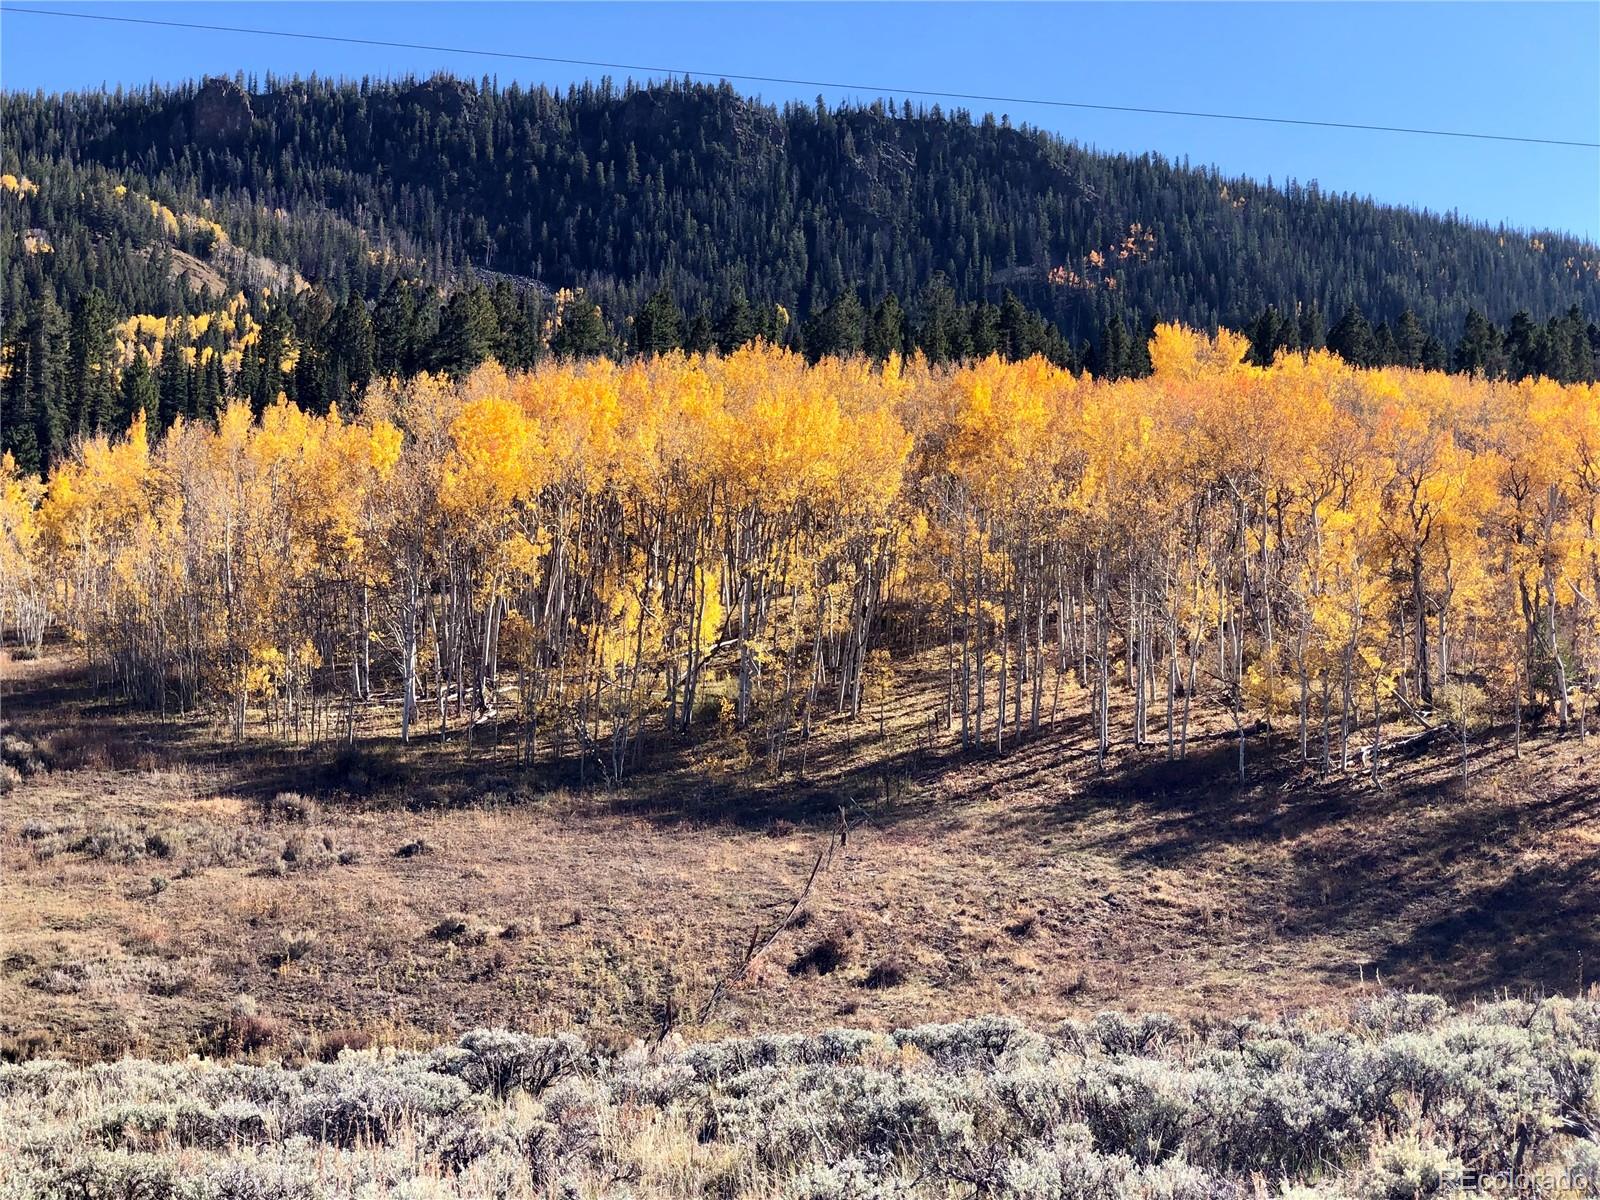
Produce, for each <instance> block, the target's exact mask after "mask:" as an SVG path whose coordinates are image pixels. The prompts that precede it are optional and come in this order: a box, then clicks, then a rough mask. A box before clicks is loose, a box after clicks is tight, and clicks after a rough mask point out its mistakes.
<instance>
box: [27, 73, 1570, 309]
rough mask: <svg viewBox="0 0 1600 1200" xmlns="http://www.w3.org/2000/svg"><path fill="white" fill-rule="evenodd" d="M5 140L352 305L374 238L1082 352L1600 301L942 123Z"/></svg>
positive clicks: (1198, 183) (929, 117)
mask: <svg viewBox="0 0 1600 1200" xmlns="http://www.w3.org/2000/svg"><path fill="white" fill-rule="evenodd" d="M5 134H6V137H5V141H6V146H7V153H8V155H14V156H15V161H14V162H8V166H7V169H8V170H20V173H23V174H27V175H29V176H30V177H32V178H34V179H37V180H40V181H41V182H43V181H45V180H49V179H51V178H52V177H53V176H54V175H56V174H58V173H59V172H60V171H61V170H62V169H63V168H64V167H65V165H66V164H67V163H73V164H76V165H77V166H78V167H79V168H81V169H85V170H89V169H94V168H103V169H104V170H106V171H108V172H110V173H112V175H114V176H115V177H116V179H117V181H118V182H121V183H125V184H127V185H128V186H130V187H135V186H138V187H141V188H142V189H143V190H147V191H150V192H151V193H152V194H153V195H155V196H157V198H159V199H164V200H166V201H167V202H168V203H171V204H173V207H175V208H190V209H198V208H199V207H201V206H202V205H204V204H206V202H209V205H210V206H211V207H214V208H215V210H216V211H217V212H218V213H219V214H220V218H221V220H222V222H223V224H224V226H225V227H226V228H228V229H229V232H230V234H232V235H233V236H234V237H236V238H237V239H238V240H240V241H241V242H243V243H245V244H248V245H250V246H251V247H252V248H253V249H256V250H259V251H261V252H262V253H265V254H268V255H270V256H272V257H274V258H277V259H280V260H282V261H284V262H286V263H288V264H289V265H290V266H292V267H293V268H294V269H295V270H298V271H299V272H300V273H301V274H303V275H304V276H305V277H306V278H308V279H312V280H315V281H317V282H319V283H322V284H323V285H325V286H327V287H328V288H330V289H331V290H333V291H335V292H343V291H344V290H345V289H347V288H349V287H355V288H356V289H358V290H361V291H365V292H367V293H368V294H369V295H370V294H371V293H372V291H373V288H374V285H375V284H378V283H381V279H382V275H383V273H384V271H385V270H386V269H388V268H386V267H383V266H380V265H379V264H377V263H374V262H373V261H371V256H369V255H365V254H363V253H362V252H361V248H362V246H363V244H367V245H369V246H370V247H371V248H373V249H380V250H383V251H386V252H388V253H392V254H394V255H397V256H399V258H401V259H404V260H406V262H405V264H404V265H405V266H406V267H407V268H410V267H417V268H425V269H427V270H428V271H430V272H432V273H435V274H448V273H452V272H456V273H458V272H460V271H462V270H464V269H465V268H466V267H467V266H468V265H472V266H477V267H484V268H488V269H491V270H495V271H504V272H508V273H511V274H513V275H517V276H522V277H526V278H529V279H534V280H538V281H540V282H541V283H543V284H545V285H546V286H548V287H551V288H559V287H573V286H587V287H589V288H591V289H594V288H605V289H616V290H618V291H619V292H621V293H622V294H623V295H624V296H625V297H627V298H629V299H630V300H631V301H633V302H634V303H631V304H629V305H628V307H629V308H630V309H631V308H632V307H633V306H634V304H636V302H637V301H638V300H640V299H642V297H643V295H644V294H645V293H646V292H648V291H649V290H651V289H653V288H654V287H655V286H656V285H658V284H660V283H667V284H669V285H670V286H671V287H672V288H673V290H674V293H675V295H676V298H677V299H678V300H679V302H680V303H681V304H683V305H684V306H685V307H686V308H689V309H693V308H695V307H697V306H698V304H699V303H700V302H701V301H702V300H704V301H707V302H709V303H711V304H713V305H716V304H719V303H723V302H726V301H727V300H728V299H729V298H731V296H732V295H733V294H735V293H738V292H742V293H743V294H745V295H746V296H748V297H749V298H751V299H752V300H758V301H773V302H777V303H781V304H784V305H785V306H787V307H789V308H790V309H791V310H794V311H797V312H801V313H804V312H809V311H810V310H811V309H812V308H813V307H815V306H816V305H818V304H819V303H821V302H825V301H828V300H831V299H832V298H833V297H834V296H836V295H837V294H838V293H839V292H840V291H841V290H843V289H845V288H859V289H862V290H863V291H864V292H865V293H866V294H867V295H868V296H870V297H877V296H881V295H884V294H886V293H888V292H895V293H898V294H899V295H901V296H902V297H907V296H911V295H914V294H915V293H916V292H918V291H919V290H920V289H921V287H922V286H923V285H924V284H925V283H926V282H927V281H928V280H929V278H931V277H932V276H933V275H934V273H936V272H943V273H944V274H945V275H947V276H948V277H949V279H950V281H951V283H952V284H953V285H954V287H955V289H956V292H957V295H958V298H960V299H962V300H971V299H977V298H983V297H987V298H991V299H998V288H999V287H1000V286H1001V285H1007V286H1011V287H1013V288H1014V289H1016V290H1017V291H1018V293H1019V295H1022V296H1023V298H1024V299H1025V300H1027V301H1029V302H1030V303H1032V304H1034V305H1035V306H1037V307H1040V308H1042V309H1044V310H1045V311H1047V312H1048V314H1049V315H1050V316H1051V317H1053V318H1055V319H1056V320H1057V321H1059V322H1060V323H1062V325H1063V326H1064V327H1065V328H1067V329H1068V331H1069V332H1073V331H1076V332H1079V333H1080V334H1081V333H1086V332H1087V331H1088V329H1089V328H1090V325H1091V323H1093V324H1094V325H1098V324H1099V323H1101V322H1103V319H1104V317H1105V316H1106V315H1108V314H1109V313H1111V312H1116V311H1125V312H1126V313H1128V314H1129V316H1130V318H1131V319H1133V320H1134V321H1135V322H1137V323H1139V324H1144V323H1147V322H1148V321H1150V320H1153V319H1156V318H1160V319H1164V320H1182V321H1184V322H1187V323H1189V324H1191V325H1196V326H1208V327H1210V326H1215V325H1216V324H1218V323H1219V322H1221V323H1224V324H1227V325H1229V326H1230V327H1233V328H1239V327H1241V326H1242V325H1243V324H1245V323H1246V322H1247V321H1248V320H1249V319H1250V318H1252V317H1253V316H1254V315H1255V314H1256V313H1257V312H1259V311H1260V310H1261V309H1262V308H1264V307H1266V306H1267V305H1274V306H1276V307H1278V308H1279V309H1289V310H1292V309H1294V308H1295V307H1296V306H1297V305H1309V304H1315V305H1317V306H1319V307H1320V308H1321V309H1322V311H1323V312H1332V313H1335V314H1336V313H1338V312H1340V311H1342V310H1343V309H1344V308H1345V306H1347V305H1349V304H1352V303H1353V304H1355V305H1356V306H1357V307H1359V308H1360V309H1361V310H1362V311H1363V312H1365V313H1366V314H1367V316H1368V317H1369V319H1370V320H1372V321H1373V322H1374V323H1376V322H1378V321H1384V320H1387V321H1391V322H1392V321H1394V320H1395V319H1397V318H1398V317H1399V315H1400V313H1401V312H1402V311H1403V310H1404V309H1406V308H1410V309H1411V310H1413V311H1414V312H1415V313H1416V314H1417V316H1418V317H1419V319H1420V320H1421V321H1422V323H1423V325H1424V326H1426V327H1428V328H1429V329H1430V330H1433V331H1436V332H1440V333H1445V332H1448V333H1449V334H1450V335H1452V337H1453V335H1454V334H1455V333H1456V332H1457V331H1458V330H1459V328H1460V325H1461V321H1462V320H1463V319H1464V317H1465V316H1466V313H1467V310H1468V309H1469V308H1471V307H1476V308H1478V309H1480V310H1482V311H1484V312H1485V313H1486V314H1487V315H1488V316H1489V317H1490V319H1492V320H1497V321H1503V320H1505V319H1507V318H1509V317H1510V316H1511V315H1512V314H1513V313H1514V312H1515V311H1517V310H1518V309H1526V310H1528V311H1529V312H1530V313H1532V314H1534V315H1535V316H1536V317H1538V318H1540V319H1543V318H1545V317H1547V316H1550V315H1553V314H1555V313H1557V312H1559V311H1562V310H1565V309H1566V308H1567V307H1568V306H1569V305H1571V304H1573V303H1581V304H1583V305H1584V306H1585V307H1586V309H1587V310H1589V311H1591V312H1593V311H1595V310H1596V309H1597V308H1600V262H1597V261H1595V260H1596V259H1600V255H1597V254H1596V251H1595V248H1594V247H1592V246H1589V245H1586V244H1583V243H1580V242H1577V241H1574V240H1571V239H1565V238H1559V237H1554V236H1540V237H1531V236H1528V235H1527V234H1516V233H1510V232H1508V231H1503V230H1492V229H1488V228H1484V227H1479V226H1474V225H1471V224H1468V223H1465V222H1463V221H1460V220H1456V219H1452V218H1441V217H1436V216H1431V215H1424V214H1419V213H1416V212H1411V211H1408V210H1405V209H1400V208H1392V207H1384V206H1380V205H1376V204H1373V203H1370V202H1367V201H1363V200H1359V199H1356V198H1354V197H1350V196H1337V195H1329V194H1326V193H1323V192H1322V191H1320V190H1319V189H1318V188H1317V187H1316V186H1315V185H1310V186H1301V185H1298V184H1296V185H1291V186H1289V187H1287V188H1275V187H1272V186H1269V185H1260V184H1256V183H1252V182H1249V181H1246V180H1240V179H1225V178H1222V177H1220V176H1219V175H1218V174H1216V173H1215V172H1214V171H1209V170H1197V169H1190V168H1188V167H1186V166H1181V165H1176V164H1171V163H1167V162H1165V161H1163V160H1161V159H1159V158H1156V157H1153V156H1145V157H1141V158H1129V157H1126V156H1111V155H1104V154H1098V153H1093V152H1090V151H1086V150H1084V149H1082V148H1081V147H1078V146H1074V145H1071V144H1068V143H1066V142H1063V141H1061V140H1060V139H1058V138H1056V137H1054V136H1051V135H1049V134H1046V133H1042V132H1040V131H1037V130H1033V129H1030V128H1027V127H1021V128H1015V127H1012V126H1011V125H1010V123H1009V122H1008V121H1005V120H1001V121H999V122H996V121H995V120H994V119H992V118H990V117H984V118H982V119H981V120H980V119H976V118H974V117H972V116H970V115H968V114H967V113H965V112H964V111H956V112H953V113H949V114H946V113H942V112H941V111H940V109H939V108H938V107H937V106H935V107H934V108H932V109H930V110H922V109H917V110H913V109H912V108H911V107H910V106H909V105H907V106H905V107H904V108H901V109H895V108H890V107H888V106H885V105H874V106H871V107H864V108H863V107H851V108H844V109H838V110H829V109H827V108H825V107H823V106H821V105H820V104H819V105H818V106H817V107H815V108H807V107H801V106H790V107H787V108H785V109H783V110H781V111H780V110H778V109H775V108H772V107H770V106H766V105H762V104H759V103H756V102H752V101H750V100H747V99H744V98H742V97H741V96H739V95H738V94H736V93H735V92H734V91H733V90H732V89H731V88H729V87H727V86H722V87H712V86H706V85H697V84H666V85H661V86H653V87H648V88H638V87H632V86H630V87H627V88H622V89H619V88H616V87H613V86H611V85H609V84H606V83H603V84H601V85H600V86H585V87H583V88H581V89H577V90H573V91H569V92H567V93H565V94H556V93H552V92H549V91H546V90H544V89H542V88H539V89H533V90H528V89H524V88H522V87H519V86H515V85H513V86H511V87H508V88H501V87H499V86H497V85H495V84H492V83H490V82H489V81H487V80H485V81H484V82H483V83H481V84H474V83H471V82H466V81H460V80H454V79H442V78H441V79H435V80H432V81H429V82H425V83H416V82H414V81H409V80H404V81H399V82H391V83H371V82H362V83H333V82H328V81H322V80H316V79H312V80H309V81H304V80H298V79H297V80H291V81H284V80H271V79H269V80H268V81H267V83H266V84H265V86H260V85H257V84H255V83H254V82H253V81H252V82H251V83H250V85H249V87H248V89H242V88H240V87H239V86H238V85H236V84H231V83H223V82H220V81H213V82H211V83H208V84H206V85H204V86H203V87H202V86H199V85H185V86H181V87H177V88H170V89H169V88H149V89H140V90H136V91H132V92H122V93H117V94H76V95H68V96H52V97H24V96H12V97H8V98H7V100H6V102H5ZM72 182H73V186H74V187H76V188H78V189H82V188H83V187H84V181H83V180H81V179H75V180H73V181H72ZM59 190H60V189H58V192H59ZM41 199H48V193H41ZM174 201H176V202H177V203H173V202H174ZM55 211H56V213H57V215H59V214H60V210H59V209H57V210H55ZM50 215H51V214H50V213H49V212H45V213H44V214H43V217H45V218H48V217H49V216H50ZM41 223H42V224H46V223H47V222H46V221H45V220H41ZM51 232H52V233H53V234H54V235H55V236H56V237H57V238H59V239H62V240H69V239H72V238H75V237H77V236H81V235H79V234H76V233H74V232H73V231H72V230H69V229H56V230H52V231H51ZM93 232H94V233H96V234H102V233H104V232H105V231H104V230H103V229H95V230H93ZM58 252H59V248H58ZM107 269H108V271H109V270H111V268H110V264H107ZM91 277H92V272H91ZM110 281H111V280H110V279H109V278H108V282H110ZM70 282H71V281H69V286H70ZM11 298H12V299H13V300H14V299H15V298H16V297H15V295H14V293H13V295H12V296H11ZM117 298H118V299H120V297H117Z"/></svg>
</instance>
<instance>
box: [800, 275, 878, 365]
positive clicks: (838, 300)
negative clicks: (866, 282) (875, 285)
mask: <svg viewBox="0 0 1600 1200" xmlns="http://www.w3.org/2000/svg"><path fill="white" fill-rule="evenodd" d="M866 335H867V314H866V312H865V311H864V310H863V309H862V307H861V301H860V299H858V298H857V296H856V294H855V292H853V291H844V292H841V293H840V294H839V295H838V296H836V297H835V298H834V299H833V302H832V303H830V304H829V305H828V306H827V307H826V308H824V309H823V310H822V311H821V312H819V313H817V314H816V315H815V316H814V317H812V318H811V319H810V320H809V321H807V322H806V324H805V348H806V357H807V358H809V359H810V360H811V361H812V362H816V361H817V360H818V359H820V358H829V357H832V358H841V357H847V356H849V355H852V354H860V353H861V349H862V347H863V346H864V345H865V343H866Z"/></svg>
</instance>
